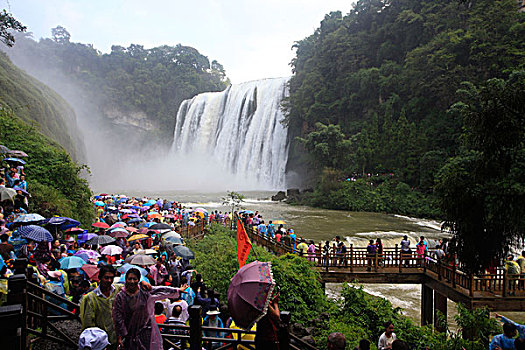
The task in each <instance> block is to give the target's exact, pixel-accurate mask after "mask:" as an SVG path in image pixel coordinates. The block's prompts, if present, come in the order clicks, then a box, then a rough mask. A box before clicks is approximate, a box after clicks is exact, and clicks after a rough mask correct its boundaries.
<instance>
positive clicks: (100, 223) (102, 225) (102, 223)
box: [91, 222, 109, 228]
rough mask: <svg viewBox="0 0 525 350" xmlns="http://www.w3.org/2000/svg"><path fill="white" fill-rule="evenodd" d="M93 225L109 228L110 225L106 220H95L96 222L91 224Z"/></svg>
mask: <svg viewBox="0 0 525 350" xmlns="http://www.w3.org/2000/svg"><path fill="white" fill-rule="evenodd" d="M91 226H93V227H96V228H109V225H108V224H106V223H105V222H95V223H94V224H91Z"/></svg>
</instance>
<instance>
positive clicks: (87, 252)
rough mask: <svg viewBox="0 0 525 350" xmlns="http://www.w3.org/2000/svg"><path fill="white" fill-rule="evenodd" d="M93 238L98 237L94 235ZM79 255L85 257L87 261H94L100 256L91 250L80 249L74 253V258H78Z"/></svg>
mask: <svg viewBox="0 0 525 350" xmlns="http://www.w3.org/2000/svg"><path fill="white" fill-rule="evenodd" d="M95 237H98V236H97V235H95ZM81 254H84V255H87V257H88V260H89V259H92V260H96V259H98V258H99V257H100V254H99V253H98V252H96V251H94V250H91V249H80V250H79V251H78V252H76V253H75V256H79V255H81Z"/></svg>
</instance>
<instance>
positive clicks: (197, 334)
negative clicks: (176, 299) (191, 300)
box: [189, 305, 202, 350]
mask: <svg viewBox="0 0 525 350" xmlns="http://www.w3.org/2000/svg"><path fill="white" fill-rule="evenodd" d="M189 314H190V350H201V349H202V318H201V306H200V305H192V306H191V307H190V310H189Z"/></svg>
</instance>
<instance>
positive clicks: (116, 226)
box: [109, 224, 126, 230]
mask: <svg viewBox="0 0 525 350" xmlns="http://www.w3.org/2000/svg"><path fill="white" fill-rule="evenodd" d="M124 227H126V226H124V225H122V224H113V225H111V227H110V228H109V229H110V230H114V229H117V228H122V229H123V228H124Z"/></svg>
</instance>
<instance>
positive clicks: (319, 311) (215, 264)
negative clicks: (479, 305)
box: [189, 225, 500, 350]
mask: <svg viewBox="0 0 525 350" xmlns="http://www.w3.org/2000/svg"><path fill="white" fill-rule="evenodd" d="M234 235H235V233H234V232H232V231H230V230H228V229H226V228H224V227H222V226H219V225H212V226H211V227H210V229H209V233H208V234H207V235H206V236H205V237H204V238H203V239H202V240H200V241H191V242H189V245H190V246H191V248H192V249H193V250H194V251H195V260H194V267H195V268H196V269H197V270H198V271H199V273H201V274H202V275H203V277H204V282H205V283H206V284H207V285H208V286H210V287H213V288H215V290H216V291H217V292H219V293H220V295H221V298H220V300H222V301H226V293H227V290H228V286H229V283H230V279H231V278H232V277H233V276H234V275H235V273H236V272H237V270H238V264H237V247H236V243H235V237H234ZM252 249H253V251H252V252H251V253H250V257H249V258H248V262H251V261H253V260H255V255H257V257H258V260H260V261H271V262H272V269H273V273H274V277H275V279H276V281H277V283H279V285H280V286H281V299H280V301H279V308H280V310H287V311H291V312H292V319H293V320H294V321H299V322H303V323H304V325H305V326H310V327H312V329H313V336H314V338H315V340H316V346H317V347H318V348H320V349H324V348H325V346H326V337H327V336H328V334H330V333H331V332H342V333H343V334H345V336H346V338H347V340H348V344H347V348H348V349H353V348H354V347H355V346H357V345H358V342H359V340H360V339H363V338H365V339H368V340H369V341H370V342H371V343H372V347H371V348H372V349H376V345H377V340H378V339H379V336H380V335H381V333H382V332H383V331H384V329H383V324H384V322H386V321H389V320H391V321H393V322H394V324H395V333H396V334H397V336H398V338H400V339H402V340H404V341H406V342H408V344H409V348H410V349H420V348H423V347H424V346H429V347H430V348H431V349H438V350H441V349H442V350H449V349H450V350H452V349H457V350H460V349H463V348H465V349H468V350H477V349H480V350H481V349H486V348H487V345H488V339H489V335H490V334H494V333H497V332H499V331H500V328H499V327H498V325H497V322H496V321H495V320H494V319H491V318H490V315H489V313H488V311H487V310H485V309H476V310H474V311H468V310H466V309H465V308H463V307H461V306H458V315H457V316H456V323H457V325H458V327H459V330H458V331H457V332H451V331H448V330H447V332H446V333H434V332H433V331H432V329H431V328H430V327H418V326H416V325H414V324H413V323H412V321H410V320H409V319H408V318H407V317H405V316H403V315H402V314H401V310H400V309H398V308H393V307H392V304H391V303H390V302H389V301H387V300H386V299H383V298H378V297H374V296H371V295H369V294H367V293H366V292H364V291H363V290H362V288H360V287H359V286H355V285H351V286H350V285H346V286H345V287H344V288H343V290H342V292H341V299H340V300H339V301H333V300H328V299H327V297H326V296H325V294H324V292H323V289H322V288H321V284H320V282H319V280H320V279H319V275H318V273H316V272H315V271H314V270H313V269H312V266H311V264H310V263H309V262H308V261H307V260H306V259H304V258H300V257H298V256H295V255H292V254H288V255H285V256H281V257H275V256H274V255H271V254H269V253H268V252H267V251H265V250H264V249H261V248H260V247H257V246H254V247H253V248H252ZM254 252H255V254H254ZM442 322H443V324H442V326H443V328H445V329H446V328H447V325H446V321H442ZM463 338H470V339H471V340H465V339H463Z"/></svg>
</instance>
